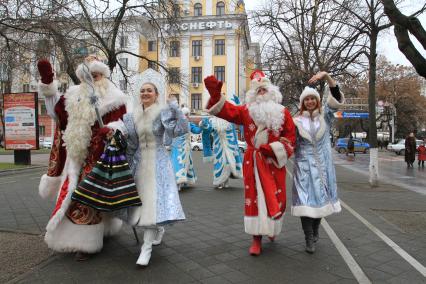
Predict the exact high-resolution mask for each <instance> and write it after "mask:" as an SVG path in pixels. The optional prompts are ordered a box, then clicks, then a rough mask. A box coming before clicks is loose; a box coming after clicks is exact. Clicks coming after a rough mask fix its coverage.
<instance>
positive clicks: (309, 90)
mask: <svg viewBox="0 0 426 284" xmlns="http://www.w3.org/2000/svg"><path fill="white" fill-rule="evenodd" d="M307 96H314V97H316V98H317V99H318V101H321V97H320V94H319V93H318V91H317V90H316V89H314V88H311V87H308V86H306V87H305V89H303V92H302V94H300V98H299V102H300V105H302V104H303V100H304V99H305V98H306V97H307Z"/></svg>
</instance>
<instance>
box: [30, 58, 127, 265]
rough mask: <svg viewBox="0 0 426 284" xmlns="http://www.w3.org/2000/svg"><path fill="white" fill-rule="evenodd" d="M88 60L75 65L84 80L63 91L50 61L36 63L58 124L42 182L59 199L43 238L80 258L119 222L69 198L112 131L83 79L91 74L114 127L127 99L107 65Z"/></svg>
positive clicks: (93, 250)
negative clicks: (55, 77) (93, 102)
mask: <svg viewBox="0 0 426 284" xmlns="http://www.w3.org/2000/svg"><path fill="white" fill-rule="evenodd" d="M85 64H86V66H84V65H83V64H80V65H79V66H78V68H77V70H76V74H77V76H78V78H79V79H80V81H81V84H80V85H76V86H72V87H70V88H69V90H68V91H67V92H66V93H65V94H64V95H59V94H58V90H57V85H56V81H53V76H54V75H53V70H52V66H51V64H50V63H49V61H47V60H40V61H39V62H38V69H39V72H40V77H41V82H40V83H39V93H40V94H42V95H43V96H44V97H45V102H46V108H47V112H48V114H49V115H50V116H51V117H52V118H54V119H55V120H56V123H57V132H56V134H55V142H54V145H53V147H52V153H51V156H50V158H51V160H50V163H49V170H48V173H47V174H45V175H43V176H42V178H41V181H40V185H39V193H40V195H41V196H42V197H44V198H46V197H52V198H56V205H55V208H54V210H53V213H52V215H51V217H50V220H49V222H48V224H47V227H46V235H45V241H46V243H47V245H48V246H49V248H51V249H53V250H54V251H59V252H75V253H76V259H77V260H84V259H86V258H87V257H88V254H91V253H96V252H99V251H100V250H101V249H102V246H103V237H104V235H111V234H114V233H116V232H118V230H119V229H120V227H121V221H120V220H118V219H116V218H112V217H111V216H109V215H108V214H106V213H101V212H99V211H97V210H95V209H93V208H91V207H88V206H85V205H83V204H81V203H78V202H75V201H72V200H71V195H72V193H73V192H74V190H75V188H76V187H77V185H78V183H79V182H80V181H81V180H82V178H83V177H84V176H85V175H87V174H88V173H89V172H90V171H91V169H92V168H93V166H94V165H95V164H96V162H97V160H98V159H99V157H100V156H101V154H102V153H103V150H104V146H105V137H106V135H107V134H109V133H110V131H111V130H110V129H111V128H109V127H103V128H100V126H99V123H98V121H97V116H96V112H95V108H94V106H93V105H92V104H91V102H90V95H91V94H93V89H92V87H90V86H89V84H88V83H87V82H86V81H85V80H84V78H87V75H89V76H90V75H91V76H92V77H93V81H94V89H95V90H94V91H95V92H94V95H95V96H96V97H97V103H98V104H97V105H98V109H99V112H100V115H101V116H102V120H103V123H104V125H106V126H110V127H111V126H112V125H111V123H113V122H115V121H117V120H120V119H121V118H122V117H123V115H124V114H125V113H126V107H125V104H126V101H127V97H126V96H125V95H124V94H123V93H122V92H121V91H120V90H119V89H117V88H116V87H115V86H114V85H113V84H112V82H110V81H109V80H108V79H107V77H109V75H110V71H109V68H108V67H107V66H106V65H105V64H103V63H102V62H100V61H98V60H97V59H96V58H95V57H93V56H92V57H88V58H86V60H85ZM85 69H86V70H85ZM85 76H86V77H85Z"/></svg>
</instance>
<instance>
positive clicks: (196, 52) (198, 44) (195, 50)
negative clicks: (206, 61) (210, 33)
mask: <svg viewBox="0 0 426 284" xmlns="http://www.w3.org/2000/svg"><path fill="white" fill-rule="evenodd" d="M202 46H203V41H201V40H193V41H192V56H201V54H202V53H201V49H202Z"/></svg>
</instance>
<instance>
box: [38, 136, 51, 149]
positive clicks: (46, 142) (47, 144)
mask: <svg viewBox="0 0 426 284" xmlns="http://www.w3.org/2000/svg"><path fill="white" fill-rule="evenodd" d="M39 145H40V147H41V148H48V149H50V148H52V138H51V137H44V138H40V139H39Z"/></svg>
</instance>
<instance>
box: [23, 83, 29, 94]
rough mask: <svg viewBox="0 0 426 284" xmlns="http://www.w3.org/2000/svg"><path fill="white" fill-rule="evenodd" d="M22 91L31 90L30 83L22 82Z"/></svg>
mask: <svg viewBox="0 0 426 284" xmlns="http://www.w3.org/2000/svg"><path fill="white" fill-rule="evenodd" d="M22 91H23V92H25V93H28V92H29V91H30V84H22Z"/></svg>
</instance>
